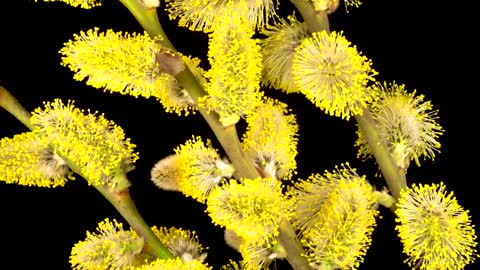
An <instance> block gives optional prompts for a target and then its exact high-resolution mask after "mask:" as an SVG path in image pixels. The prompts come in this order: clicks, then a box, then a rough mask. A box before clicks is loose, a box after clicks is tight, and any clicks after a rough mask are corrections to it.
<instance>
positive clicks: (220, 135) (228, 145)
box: [120, 0, 260, 179]
mask: <svg viewBox="0 0 480 270" xmlns="http://www.w3.org/2000/svg"><path fill="white" fill-rule="evenodd" d="M120 2H122V3H123V4H124V5H125V7H127V8H128V10H130V12H131V13H132V14H133V16H134V17H135V18H136V19H137V20H138V22H139V23H140V24H141V25H142V26H143V28H144V29H145V31H147V33H148V34H149V35H150V36H152V37H158V36H161V37H162V41H161V42H162V43H163V44H164V45H165V46H167V47H168V48H170V49H172V50H174V51H176V50H175V48H174V46H173V45H172V43H171V42H170V40H169V39H168V37H167V36H166V34H165V32H164V31H163V29H162V26H161V25H160V22H159V21H158V17H157V14H156V11H155V9H146V8H145V7H143V6H142V5H141V4H139V1H138V0H120ZM175 79H176V80H177V81H178V82H179V83H180V84H181V85H182V86H183V87H184V88H185V90H186V91H187V92H188V94H189V96H190V97H191V98H192V99H193V100H194V101H195V103H196V104H198V100H199V98H201V97H203V96H205V95H206V94H207V93H206V92H205V90H204V89H203V88H202V86H201V85H200V83H199V82H198V80H197V79H196V78H195V76H194V75H193V74H192V72H191V71H190V69H189V68H188V67H185V68H184V70H183V71H182V72H180V73H179V74H177V75H176V76H175ZM198 110H199V112H200V114H201V115H202V116H203V118H204V119H205V121H206V122H207V123H208V125H209V126H210V128H211V129H212V131H213V132H214V134H215V136H216V137H217V139H218V141H219V142H220V144H221V145H222V147H223V148H224V150H225V153H226V154H227V156H228V157H229V159H230V160H231V162H232V163H233V166H234V167H235V170H236V172H235V176H236V177H241V178H250V179H255V178H257V177H259V176H260V175H259V173H258V172H257V171H256V169H255V167H254V165H253V163H252V162H251V161H250V160H249V159H248V158H247V157H246V155H245V153H244V152H243V150H242V148H241V144H240V141H239V138H238V135H237V132H236V130H235V126H233V127H224V126H223V125H222V124H221V123H220V121H219V120H218V119H219V118H218V115H217V114H216V113H214V112H208V111H207V110H206V109H204V108H198Z"/></svg>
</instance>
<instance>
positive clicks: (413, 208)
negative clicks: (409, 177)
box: [395, 183, 478, 270]
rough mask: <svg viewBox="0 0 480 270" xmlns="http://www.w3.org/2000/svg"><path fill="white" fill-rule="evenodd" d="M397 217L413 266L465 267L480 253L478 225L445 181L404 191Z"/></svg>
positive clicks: (399, 202) (405, 251)
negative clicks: (477, 251) (478, 249)
mask: <svg viewBox="0 0 480 270" xmlns="http://www.w3.org/2000/svg"><path fill="white" fill-rule="evenodd" d="M397 206H398V208H397V210H396V212H395V213H396V214H397V216H398V218H397V219H396V222H397V224H398V225H397V226H396V230H397V231H398V234H399V237H400V239H401V241H402V243H403V251H404V253H405V254H407V255H408V256H409V258H408V259H407V260H406V261H405V262H407V263H408V265H410V266H411V267H413V269H420V270H427V269H438V270H447V269H449V270H450V269H455V270H460V269H463V268H464V267H465V266H466V265H467V264H469V263H472V262H473V261H474V260H475V258H476V257H478V254H476V253H475V247H476V245H477V242H476V235H475V230H474V225H472V222H471V219H470V216H469V214H468V210H464V209H463V207H461V206H460V205H459V204H458V202H457V200H456V199H455V197H454V195H453V193H452V192H450V193H448V192H447V191H446V187H445V185H444V184H443V183H440V184H432V185H422V184H420V185H416V184H413V185H412V187H411V188H407V189H405V190H402V191H401V193H400V198H399V200H398V203H397Z"/></svg>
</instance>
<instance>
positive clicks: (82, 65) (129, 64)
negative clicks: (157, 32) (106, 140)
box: [60, 28, 198, 115]
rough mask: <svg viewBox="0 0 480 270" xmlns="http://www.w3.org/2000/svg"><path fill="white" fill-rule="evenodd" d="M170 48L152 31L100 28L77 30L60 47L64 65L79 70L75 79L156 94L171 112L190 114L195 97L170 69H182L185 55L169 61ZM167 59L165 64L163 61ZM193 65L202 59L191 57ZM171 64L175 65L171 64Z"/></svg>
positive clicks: (134, 93)
mask: <svg viewBox="0 0 480 270" xmlns="http://www.w3.org/2000/svg"><path fill="white" fill-rule="evenodd" d="M165 51H166V49H165V48H163V47H162V46H161V45H160V43H159V42H156V40H155V39H152V38H150V37H149V36H148V34H146V33H143V34H128V33H122V32H114V31H112V30H107V31H106V32H100V31H99V29H98V28H94V29H90V30H88V31H87V32H83V31H82V32H80V34H79V35H77V34H75V35H74V39H73V40H70V41H69V42H67V43H65V44H64V47H63V48H62V49H61V50H60V54H61V55H62V65H63V66H65V67H68V68H69V69H70V70H72V71H73V72H75V75H74V77H73V78H74V79H76V80H78V81H83V80H84V79H86V84H87V85H89V86H92V87H94V88H100V89H104V90H105V91H107V92H111V93H120V94H123V95H130V96H134V97H139V96H142V97H145V98H149V97H155V98H156V99H158V100H159V101H160V103H162V105H163V106H164V107H165V109H166V111H167V112H177V113H178V114H179V115H182V113H185V114H188V113H189V111H191V110H193V101H192V99H191V98H190V97H189V96H188V94H187V93H186V91H185V90H184V89H183V87H181V86H180V85H179V83H178V82H177V81H176V79H175V78H174V77H173V76H172V75H171V74H169V73H168V72H167V71H169V70H172V69H175V70H177V69H178V67H177V66H178V64H177V62H179V63H180V64H181V63H182V61H181V59H180V58H182V59H185V57H180V56H178V57H175V58H172V59H171V61H170V62H174V63H170V62H169V61H166V60H165V59H164V58H163V57H161V56H162V55H165ZM162 63H163V65H162ZM189 63H190V64H191V65H192V67H193V68H196V67H195V64H196V63H198V61H196V60H194V59H191V60H190V61H189ZM169 64H171V65H172V66H175V67H172V66H169Z"/></svg>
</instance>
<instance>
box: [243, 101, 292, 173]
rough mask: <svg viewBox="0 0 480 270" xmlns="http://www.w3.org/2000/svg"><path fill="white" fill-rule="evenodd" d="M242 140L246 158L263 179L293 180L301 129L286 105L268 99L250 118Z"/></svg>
mask: <svg viewBox="0 0 480 270" xmlns="http://www.w3.org/2000/svg"><path fill="white" fill-rule="evenodd" d="M246 120H247V124H248V127H247V131H246V132H245V135H244V137H243V140H242V146H243V149H244V150H245V152H246V154H247V155H248V156H249V157H250V158H251V159H252V160H253V161H254V163H255V165H256V167H257V169H258V170H259V171H260V172H262V174H263V176H264V177H267V176H271V177H277V178H282V179H289V178H291V175H292V173H294V172H295V169H296V167H297V163H296V161H295V157H296V155H297V141H298V138H297V135H298V125H297V122H296V119H295V115H293V114H291V112H290V110H288V109H287V105H286V104H284V103H282V102H279V101H277V100H274V99H270V98H266V99H265V101H264V103H263V105H261V106H259V107H258V109H257V110H256V111H255V112H254V113H252V114H251V115H249V116H248V117H247V118H246Z"/></svg>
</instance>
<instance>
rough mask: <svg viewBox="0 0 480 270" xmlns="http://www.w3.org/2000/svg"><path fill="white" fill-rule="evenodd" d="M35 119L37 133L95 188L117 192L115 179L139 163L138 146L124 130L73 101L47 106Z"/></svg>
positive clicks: (55, 102) (40, 110) (122, 184)
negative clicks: (108, 188) (105, 185)
mask: <svg viewBox="0 0 480 270" xmlns="http://www.w3.org/2000/svg"><path fill="white" fill-rule="evenodd" d="M44 104H45V108H43V109H42V108H38V109H36V110H35V111H34V112H33V114H32V118H31V122H32V125H33V126H35V130H34V133H35V134H36V135H37V136H38V137H39V138H41V139H42V141H43V142H46V143H48V144H52V145H53V147H54V149H55V151H58V152H59V153H61V156H62V157H65V158H67V159H68V160H69V161H70V162H72V163H73V164H75V165H76V166H77V167H78V169H79V170H80V172H79V173H81V174H82V176H84V177H85V178H86V180H87V181H88V182H89V184H91V185H103V184H108V185H110V187H112V188H115V187H116V186H117V185H120V186H119V187H120V188H122V187H125V186H124V185H127V186H128V185H129V183H118V182H117V181H116V180H115V176H116V175H119V174H124V173H126V172H127V171H129V170H131V169H132V164H133V163H134V162H135V161H136V160H137V159H138V154H137V153H135V152H134V151H133V148H134V147H135V145H134V144H132V143H131V142H130V140H129V139H128V138H126V137H125V134H124V132H123V129H122V128H121V127H119V126H117V125H115V123H113V122H112V121H110V120H107V119H106V118H105V117H103V115H101V114H98V113H91V112H90V111H84V110H81V109H78V108H75V107H74V102H73V101H68V102H67V103H66V104H64V103H63V102H62V101H61V100H60V99H55V100H54V101H53V102H45V103H44Z"/></svg>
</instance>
